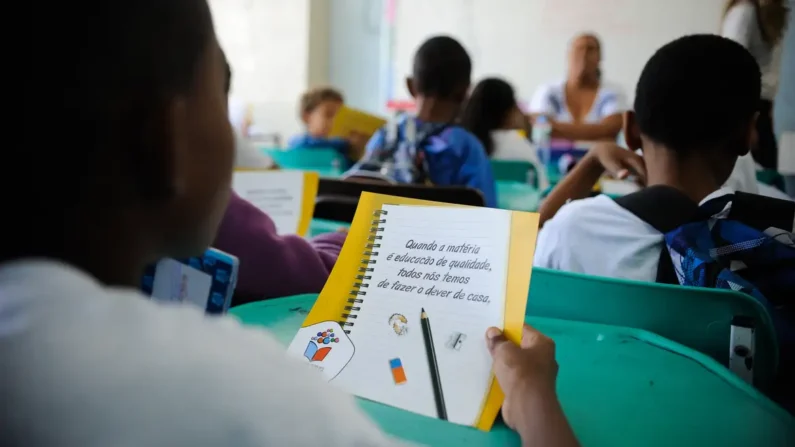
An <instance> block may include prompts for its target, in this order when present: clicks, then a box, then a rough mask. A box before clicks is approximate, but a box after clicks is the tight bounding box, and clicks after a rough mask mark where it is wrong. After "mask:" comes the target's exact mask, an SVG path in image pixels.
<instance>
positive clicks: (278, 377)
mask: <svg viewBox="0 0 795 447" xmlns="http://www.w3.org/2000/svg"><path fill="white" fill-rule="evenodd" d="M0 375H1V376H2V381H0V402H2V405H3V407H4V411H3V421H2V424H1V425H2V429H0V445H9V446H10V445H29V446H45V445H58V446H64V447H94V446H96V447H106V446H130V447H133V446H135V447H138V446H164V447H166V446H168V447H170V446H192V447H199V446H208V447H209V446H236V447H246V446H251V447H254V446H256V447H262V446H326V447H328V446H351V447H353V446H357V447H359V446H362V447H363V446H394V445H396V441H392V440H390V439H388V438H387V437H386V436H384V435H383V434H382V433H381V432H380V431H379V430H378V428H377V427H376V426H375V425H374V424H373V423H372V422H371V421H369V420H368V419H367V418H366V417H365V416H364V415H363V414H362V412H361V411H360V410H359V409H358V407H357V406H356V404H355V402H354V400H353V398H351V397H350V396H348V395H345V394H343V393H342V392H341V391H339V390H337V389H335V388H333V387H332V386H331V385H329V384H327V383H324V381H323V380H322V379H321V377H320V375H319V374H318V373H317V371H315V370H312V369H311V368H310V367H309V366H308V365H305V364H301V363H299V362H298V361H293V360H292V359H288V358H287V357H286V354H285V348H284V347H282V346H281V345H280V344H279V343H278V342H277V341H276V340H274V339H273V338H272V337H270V336H269V335H268V334H267V333H266V332H264V331H262V330H258V329H254V328H246V327H243V326H242V325H241V324H240V323H238V322H237V321H236V320H235V319H233V318H231V317H209V316H205V315H204V314H203V313H202V312H201V310H200V309H198V308H195V307H193V306H182V305H173V304H172V305H166V304H164V303H157V302H153V301H150V300H149V299H147V298H145V297H144V296H143V295H141V294H140V293H138V291H136V290H133V289H124V288H113V287H105V286H103V285H101V284H99V283H97V282H96V281H95V280H94V279H93V278H91V277H89V276H87V275H86V274H85V273H83V272H81V271H78V270H76V269H74V268H72V267H70V266H67V265H64V264H59V263H55V262H49V261H41V260H32V261H21V262H14V263H10V264H7V265H2V266H0Z"/></svg>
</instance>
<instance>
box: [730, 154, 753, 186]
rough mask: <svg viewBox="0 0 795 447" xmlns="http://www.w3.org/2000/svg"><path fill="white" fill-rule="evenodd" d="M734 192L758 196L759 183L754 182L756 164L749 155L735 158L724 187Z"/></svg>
mask: <svg viewBox="0 0 795 447" xmlns="http://www.w3.org/2000/svg"><path fill="white" fill-rule="evenodd" d="M724 186H727V187H729V188H732V189H733V190H735V191H742V192H747V193H748V194H759V182H758V181H757V180H756V162H755V161H754V157H753V156H752V155H751V153H750V152H749V153H747V154H745V155H743V156H742V157H739V158H737V163H735V164H734V169H733V170H732V173H731V175H730V176H729V179H728V180H726V185H724Z"/></svg>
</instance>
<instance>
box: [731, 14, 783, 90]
mask: <svg viewBox="0 0 795 447" xmlns="http://www.w3.org/2000/svg"><path fill="white" fill-rule="evenodd" d="M721 35H722V36H723V37H726V38H729V39H731V40H733V41H735V42H737V43H739V44H740V45H742V46H744V47H745V48H746V49H748V52H749V53H751V55H752V56H753V57H754V59H756V63H758V64H759V68H760V69H761V70H762V99H766V100H768V101H772V100H773V98H775V96H776V90H777V89H778V79H779V66H780V63H781V46H780V45H776V46H775V47H771V46H770V45H769V44H768V43H767V42H765V40H764V39H763V38H762V32H761V31H760V30H759V23H758V21H757V17H756V8H755V7H754V5H752V4H751V3H750V2H741V3H738V4H736V5H734V6H732V8H731V9H729V11H728V12H727V13H726V17H725V18H724V19H723V25H722V27H721Z"/></svg>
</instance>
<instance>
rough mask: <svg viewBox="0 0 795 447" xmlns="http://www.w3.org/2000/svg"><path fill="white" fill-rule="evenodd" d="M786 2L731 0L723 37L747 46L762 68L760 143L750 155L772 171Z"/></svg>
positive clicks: (723, 24)
mask: <svg viewBox="0 0 795 447" xmlns="http://www.w3.org/2000/svg"><path fill="white" fill-rule="evenodd" d="M785 1H786V0H729V1H728V2H727V4H726V10H725V12H724V14H723V23H722V26H721V35H722V36H723V37H728V38H729V39H732V40H734V41H735V42H737V43H739V44H741V45H742V46H744V47H745V48H746V49H747V50H748V51H749V52H750V53H751V54H752V55H753V56H754V59H756V62H757V63H758V64H759V67H760V68H761V69H762V95H761V96H762V97H761V98H760V99H761V101H760V104H759V118H758V119H757V122H756V131H757V143H756V147H755V148H754V150H753V152H752V155H749V156H753V157H754V159H755V160H756V161H757V163H759V164H760V165H762V167H764V168H768V169H776V168H777V161H776V158H777V156H776V155H777V149H776V138H775V136H774V134H773V99H774V98H775V96H776V90H777V89H778V81H779V78H778V75H779V73H778V70H779V68H778V67H779V64H780V59H781V48H780V45H779V43H780V42H781V38H782V35H783V33H784V25H785V23H786V19H787V7H786V5H785V4H784V3H785ZM727 68H728V67H727ZM749 156H746V157H749Z"/></svg>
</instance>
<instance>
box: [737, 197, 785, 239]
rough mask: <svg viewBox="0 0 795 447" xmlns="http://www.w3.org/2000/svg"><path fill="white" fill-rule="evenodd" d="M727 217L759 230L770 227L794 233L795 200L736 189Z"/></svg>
mask: <svg viewBox="0 0 795 447" xmlns="http://www.w3.org/2000/svg"><path fill="white" fill-rule="evenodd" d="M728 218H729V219H731V220H737V221H740V222H742V223H744V224H745V225H748V226H749V227H752V228H755V229H757V230H759V231H765V230H767V229H768V228H771V227H772V228H778V229H781V230H784V231H789V232H792V233H795V202H792V201H789V200H781V199H776V198H773V197H765V196H760V195H756V194H748V193H744V192H739V191H738V192H735V193H734V200H733V201H732V208H731V211H730V212H729V217H728Z"/></svg>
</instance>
